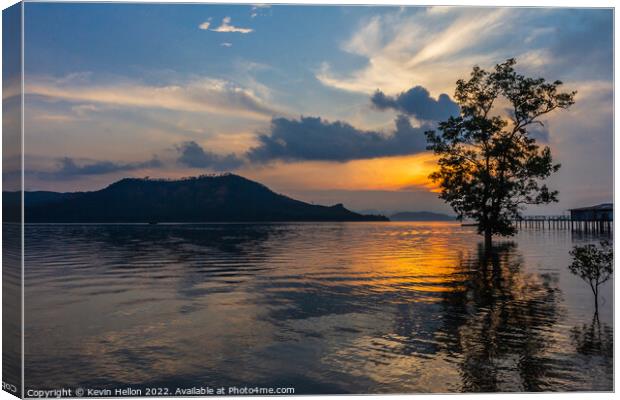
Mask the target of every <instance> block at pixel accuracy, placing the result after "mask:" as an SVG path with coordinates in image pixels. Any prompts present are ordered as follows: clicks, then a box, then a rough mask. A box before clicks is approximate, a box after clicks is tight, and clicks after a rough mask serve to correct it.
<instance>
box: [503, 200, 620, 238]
mask: <svg viewBox="0 0 620 400" xmlns="http://www.w3.org/2000/svg"><path fill="white" fill-rule="evenodd" d="M569 212H570V215H538V216H537V215H530V216H523V217H522V218H519V219H516V220H515V221H514V223H515V225H516V227H517V228H518V229H524V228H525V229H527V228H530V229H570V230H571V231H579V232H584V233H612V232H613V219H614V217H613V212H614V209H613V204H611V203H605V204H599V205H597V206H591V207H581V208H573V209H570V210H569Z"/></svg>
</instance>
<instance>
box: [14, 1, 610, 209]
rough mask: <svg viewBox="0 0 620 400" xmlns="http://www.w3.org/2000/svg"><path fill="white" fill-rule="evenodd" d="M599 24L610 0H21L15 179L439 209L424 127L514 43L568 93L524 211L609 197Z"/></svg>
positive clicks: (603, 37) (524, 62)
mask: <svg viewBox="0 0 620 400" xmlns="http://www.w3.org/2000/svg"><path fill="white" fill-rule="evenodd" d="M612 23H613V15H612V11H611V10H610V9H598V10H597V9H545V8H529V9H528V8H523V9H520V8H443V7H434V8H423V7H409V8H404V7H336V6H320V7H314V6H271V7H269V6H263V5H257V6H252V5H240V6H230V5H181V4H176V5H174V4H172V5H147V4H134V5H131V4H60V3H57V4H41V3H26V6H25V91H26V98H25V104H26V109H25V134H26V136H25V148H26V182H25V184H26V189H29V190H32V189H44V190H55V191H75V190H93V189H99V188H102V187H105V186H106V185H108V184H110V183H112V182H114V181H115V180H118V179H120V178H123V177H127V176H136V177H144V176H150V177H182V176H190V175H198V174H202V173H210V172H221V171H230V172H234V173H237V174H240V175H243V176H246V177H248V178H251V179H254V180H257V181H260V182H262V183H264V184H266V185H267V186H269V187H270V188H272V189H274V190H275V191H277V192H280V193H284V194H287V195H290V196H292V197H296V198H299V199H301V200H305V201H312V202H315V203H319V204H328V205H329V204H335V203H344V204H345V206H347V207H349V208H352V209H355V210H369V209H375V210H379V211H396V210H412V211H415V210H429V211H449V209H448V207H447V206H445V205H444V204H443V203H442V201H441V200H439V199H437V194H436V193H434V192H433V185H432V183H431V182H429V181H428V178H427V176H428V174H429V173H430V172H431V171H432V170H433V168H434V158H433V156H432V154H429V153H428V152H427V151H426V150H425V138H424V135H423V132H424V131H425V130H427V129H431V128H432V127H434V126H435V125H436V123H437V121H440V120H442V119H445V118H447V117H448V116H449V115H452V114H455V113H458V107H457V106H456V105H455V103H454V102H453V101H452V99H451V97H452V95H453V92H454V83H455V81H456V80H457V79H459V78H461V77H463V78H465V77H467V76H468V74H469V72H470V70H471V68H472V66H474V65H476V64H478V65H480V66H481V67H485V68H487V67H491V66H493V65H495V64H496V63H499V62H502V61H504V60H505V59H506V58H509V57H516V58H517V61H518V65H517V70H518V71H519V72H521V73H524V74H526V75H533V76H535V77H538V76H542V77H545V78H547V79H549V80H552V81H553V80H556V79H560V80H562V81H564V83H565V86H566V89H567V90H577V91H578V94H577V97H576V104H575V106H574V107H573V108H572V109H570V110H569V111H559V112H556V113H554V114H553V115H550V116H549V117H546V118H545V119H544V120H543V121H544V122H545V126H544V128H541V129H538V131H537V132H536V136H537V137H538V138H539V139H540V140H541V141H543V142H545V143H548V144H549V145H550V146H551V148H552V152H553V154H554V156H555V159H556V160H557V161H559V162H560V163H562V168H561V169H560V172H559V173H557V174H556V175H555V176H554V177H553V178H552V179H550V180H549V184H550V185H551V186H552V187H554V188H556V189H558V190H559V191H560V203H558V204H554V205H549V206H545V207H544V208H539V209H532V210H530V212H531V213H545V214H549V213H559V212H562V211H564V210H566V209H567V208H570V207H574V206H585V205H591V204H597V203H601V202H607V201H611V200H612V194H613V187H612V183H613V179H612V175H613V81H612V78H613V69H612V61H613V49H612V31H613V25H612ZM377 90H380V91H381V93H380V94H379V95H377V94H376V91H377ZM500 111H501V110H500Z"/></svg>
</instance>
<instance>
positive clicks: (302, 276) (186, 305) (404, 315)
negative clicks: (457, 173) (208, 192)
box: [25, 222, 613, 394]
mask: <svg viewBox="0 0 620 400" xmlns="http://www.w3.org/2000/svg"><path fill="white" fill-rule="evenodd" d="M592 240H593V238H591V237H575V236H574V234H573V235H571V232H570V231H567V230H553V231H549V230H546V231H542V230H524V231H522V232H521V233H519V234H518V235H517V236H515V237H514V238H511V239H510V240H508V241H501V242H498V244H499V245H498V248H497V251H496V253H495V254H493V255H492V256H487V255H485V253H484V252H483V251H482V250H481V248H480V247H479V246H480V245H479V243H480V237H479V236H477V235H476V234H475V233H474V231H473V228H471V227H461V226H460V225H458V224H455V223H422V222H417V223H413V222H411V223H409V222H404V223H394V222H392V223H381V222H379V223H300V224H204V225H154V226H153V225H29V226H27V227H26V258H25V263H26V278H25V279H26V282H25V285H26V302H25V312H26V319H25V335H26V337H25V343H26V345H25V359H26V365H25V368H26V389H28V388H34V389H40V388H56V387H85V388H117V387H120V386H122V387H125V386H134V387H146V386H153V385H154V386H166V387H169V388H170V389H171V390H174V389H175V388H177V387H181V388H186V387H192V386H194V385H204V386H207V385H209V386H233V385H239V386H244V385H247V386H261V387H294V388H295V390H296V393H297V394H301V393H403V392H416V393H419V392H463V391H567V390H607V391H609V390H612V389H613V386H612V385H613V359H612V353H613V352H612V348H613V343H612V328H613V323H612V315H613V309H612V308H613V282H612V281H609V282H607V283H606V284H605V285H604V286H603V287H602V289H601V294H602V297H601V306H600V312H599V314H600V315H599V318H598V320H597V319H594V318H593V317H594V313H593V311H594V310H593V304H594V303H593V298H592V294H591V292H590V289H589V287H588V285H587V284H586V283H585V282H583V281H581V280H579V278H576V277H574V276H572V275H571V274H570V273H569V271H568V270H567V265H568V264H569V262H570V261H569V260H570V256H569V254H568V251H569V250H570V249H571V247H572V246H573V245H574V244H577V243H584V242H589V241H592Z"/></svg>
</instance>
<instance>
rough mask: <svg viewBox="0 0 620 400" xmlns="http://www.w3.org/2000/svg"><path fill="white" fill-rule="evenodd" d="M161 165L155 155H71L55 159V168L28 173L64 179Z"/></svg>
mask: <svg viewBox="0 0 620 400" xmlns="http://www.w3.org/2000/svg"><path fill="white" fill-rule="evenodd" d="M162 165H163V164H162V162H161V161H160V160H159V159H158V158H157V157H153V158H152V159H150V160H147V161H138V162H115V161H107V160H106V161H93V160H76V159H74V158H71V157H63V158H60V159H58V160H57V168H56V169H55V170H52V171H34V172H30V173H31V174H34V175H36V176H37V177H39V178H46V179H56V180H65V179H75V178H79V177H83V176H89V175H105V174H111V173H117V172H128V171H136V170H146V169H155V168H161V167H162Z"/></svg>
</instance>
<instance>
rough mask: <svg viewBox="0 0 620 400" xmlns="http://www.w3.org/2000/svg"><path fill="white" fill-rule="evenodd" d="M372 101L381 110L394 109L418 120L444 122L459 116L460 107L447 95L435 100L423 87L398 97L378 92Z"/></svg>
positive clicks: (416, 87) (412, 89)
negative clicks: (451, 117)
mask: <svg viewBox="0 0 620 400" xmlns="http://www.w3.org/2000/svg"><path fill="white" fill-rule="evenodd" d="M370 101H371V102H372V105H373V106H374V107H375V108H377V109H379V110H386V109H393V110H395V111H398V112H399V113H404V114H407V115H411V116H414V117H415V118H416V119H418V120H425V121H442V120H445V119H447V118H448V117H450V116H455V115H458V114H459V106H458V105H457V104H456V103H455V102H454V101H452V100H451V99H450V97H449V96H448V95H447V94H441V95H440V96H439V98H438V99H437V100H435V99H434V98H432V97H431V95H430V93H429V92H428V90H426V89H425V88H423V87H422V86H415V87H413V88H411V89H409V90H407V91H406V92H402V93H400V94H398V95H396V96H386V95H385V94H384V93H383V92H382V91H380V90H377V91H376V92H375V94H374V95H373V96H372V97H371V99H370Z"/></svg>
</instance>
